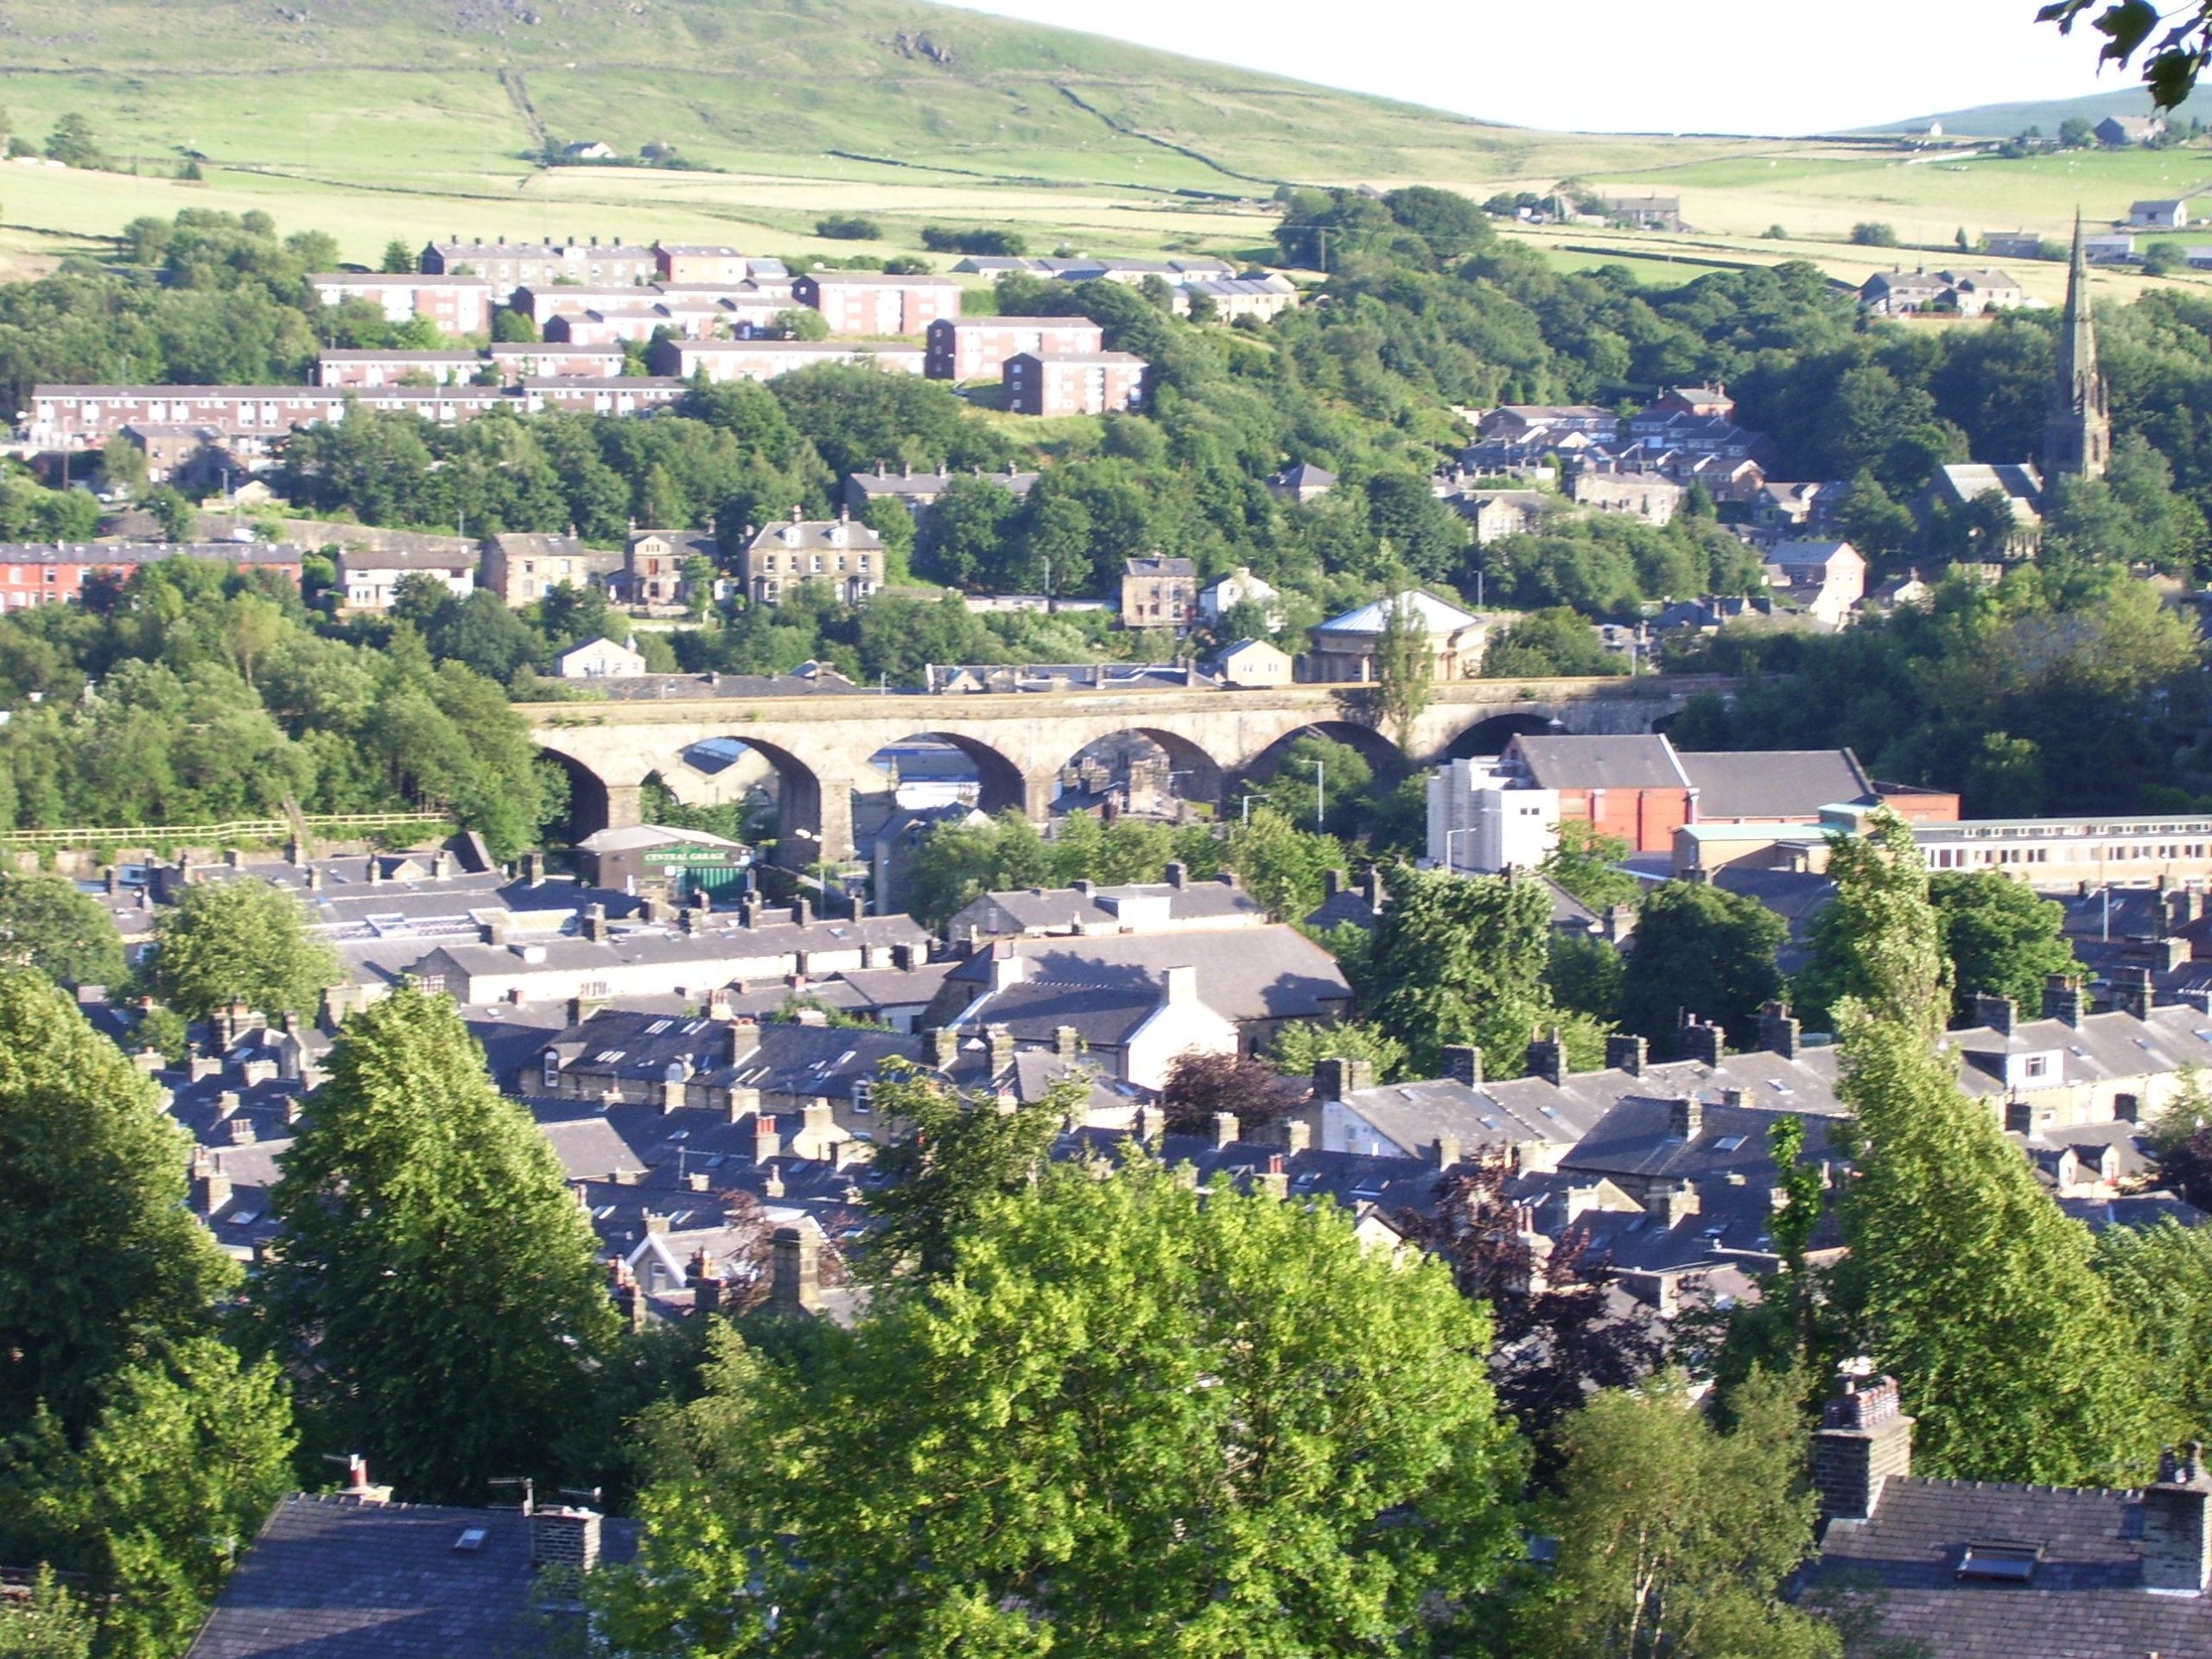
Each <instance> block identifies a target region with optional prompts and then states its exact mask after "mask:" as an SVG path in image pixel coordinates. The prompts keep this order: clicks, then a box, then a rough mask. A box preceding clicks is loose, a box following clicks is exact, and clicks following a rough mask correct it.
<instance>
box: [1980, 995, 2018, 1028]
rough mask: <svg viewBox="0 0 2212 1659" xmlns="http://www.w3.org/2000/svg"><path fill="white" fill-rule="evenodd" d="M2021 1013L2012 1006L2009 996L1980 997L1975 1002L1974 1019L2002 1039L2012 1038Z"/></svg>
mask: <svg viewBox="0 0 2212 1659" xmlns="http://www.w3.org/2000/svg"><path fill="white" fill-rule="evenodd" d="M2018 1013H2019V1011H2018V1009H2017V1008H2015V1007H2013V1006H2012V998H2011V997H2009V996H1991V995H1986V994H1983V995H1977V996H1976V997H1975V998H1974V1018H1975V1019H1976V1020H1980V1022H1981V1023H1982V1024H1983V1025H1985V1026H1987V1027H1989V1028H1990V1029H1991V1030H1992V1031H1993V1032H1995V1033H1997V1034H1998V1035H1999V1036H2000V1037H2010V1036H2011V1035H2012V1027H2013V1026H2014V1025H2015V1024H2016V1023H2018Z"/></svg>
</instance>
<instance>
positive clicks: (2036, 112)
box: [1865, 76, 2204, 138]
mask: <svg viewBox="0 0 2212 1659" xmlns="http://www.w3.org/2000/svg"><path fill="white" fill-rule="evenodd" d="M2150 113H2151V95H2150V93H2148V92H2145V91H2144V89H2143V88H2142V87H2141V86H2138V85H2137V84H2135V83H2134V82H2133V81H2131V80H2128V79H2126V77H2124V76H2121V77H2116V78H2115V79H2114V80H2113V85H2112V86H2111V87H2110V88H2109V89H2108V90H2107V91H2104V92H2092V93H2090V94H2089V95H2088V97H2087V98H2062V99H2043V100H2042V101H2040V102H2032V103H2022V104H1979V105H1975V106H1974V108H1972V109H1970V110H1943V111H1938V112H1937V113H1936V114H1933V115H1916V116H1911V117H1909V118H1906V119H1904V120H1902V121H1888V122H1885V123H1884V124H1882V125H1880V126H1878V127H1868V128H1866V129H1865V130H1866V131H1868V132H1925V131H1927V130H1928V124H1929V122H1931V121H1940V122H1942V124H1943V130H1944V132H1945V133H1946V134H1948V135H1949V136H1951V137H1960V138H2010V137H2012V136H2013V135H2014V134H2015V133H2018V132H2023V131H2025V130H2027V129H2028V128H2030V127H2041V128H2042V129H2043V130H2044V131H2045V132H2046V133H2055V132H2056V131H2057V130H2058V129H2059V126H2060V124H2062V123H2063V122H2067V121H2071V120H2074V119H2076V118H2080V119H2082V120H2084V121H2089V122H2097V121H2101V120H2103V119H2104V118H2105V117H2107V116H2108V115H2148V114H2150ZM2181 113H2182V114H2183V115H2184V116H2190V115H2200V116H2201V115H2202V114H2203V113H2204V100H2203V99H2193V100H2191V101H2190V102H2189V103H2187V104H2184V105H2182V109H2181Z"/></svg>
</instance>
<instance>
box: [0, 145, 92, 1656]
mask: <svg viewBox="0 0 2212 1659" xmlns="http://www.w3.org/2000/svg"><path fill="white" fill-rule="evenodd" d="M4 124H5V123H4V121H0V125H4ZM92 1636H93V1628H92V1619H91V1618H90V1617H89V1616H88V1615H87V1614H86V1611H85V1610H84V1609H83V1607H81V1606H79V1605H78V1603H77V1601H76V1599H74V1598H73V1597H72V1596H71V1595H70V1594H69V1592H67V1590H64V1589H63V1588H62V1587H61V1586H60V1582H59V1581H58V1580H56V1579H55V1578H54V1569H53V1568H52V1567H41V1568H39V1570H38V1573H37V1575H36V1576H35V1578H33V1579H32V1580H31V1582H30V1584H29V1587H28V1588H27V1590H26V1592H25V1593H23V1594H22V1595H21V1596H17V1597H12V1598H10V1599H8V1600H6V1601H0V1655H5V1656H6V1659H92Z"/></svg>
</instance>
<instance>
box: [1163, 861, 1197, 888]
mask: <svg viewBox="0 0 2212 1659" xmlns="http://www.w3.org/2000/svg"><path fill="white" fill-rule="evenodd" d="M1167 885H1168V886H1169V887H1188V886H1190V885H1191V867H1190V866H1189V865H1187V864H1185V863H1183V862H1181V861H1177V862H1174V863H1172V864H1170V865H1169V866H1168V867H1167Z"/></svg>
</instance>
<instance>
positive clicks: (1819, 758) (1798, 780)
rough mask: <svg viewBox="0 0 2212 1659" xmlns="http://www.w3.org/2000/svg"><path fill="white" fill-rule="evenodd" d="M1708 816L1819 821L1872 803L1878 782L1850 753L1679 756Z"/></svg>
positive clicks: (1817, 751)
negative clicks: (1837, 809)
mask: <svg viewBox="0 0 2212 1659" xmlns="http://www.w3.org/2000/svg"><path fill="white" fill-rule="evenodd" d="M1677 759H1678V760H1680V762H1681V769H1682V772H1683V774H1684V775H1685V776H1686V777H1688V779H1689V780H1690V783H1691V785H1692V786H1693V787H1694V788H1695V789H1696V791H1697V792H1698V795H1697V815H1698V817H1699V819H1700V821H1703V820H1706V819H1709V818H1815V817H1819V816H1820V813H1821V808H1822V807H1825V806H1834V805H1836V804H1840V803H1842V802H1846V801H1871V800H1872V799H1873V798H1874V797H1875V790H1874V780H1873V779H1871V778H1869V777H1868V776H1867V775H1866V768H1865V767H1863V766H1860V765H1859V757H1858V756H1857V755H1855V754H1853V753H1852V752H1851V751H1850V750H1849V749H1756V750H1752V751H1751V752H1749V753H1740V754H1721V753H1711V754H1679V755H1678V756H1677Z"/></svg>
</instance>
